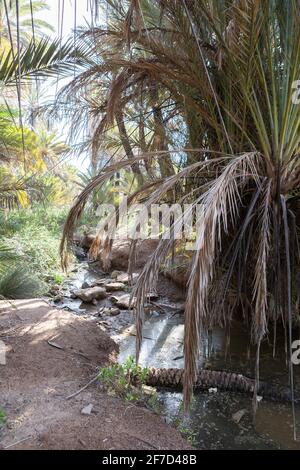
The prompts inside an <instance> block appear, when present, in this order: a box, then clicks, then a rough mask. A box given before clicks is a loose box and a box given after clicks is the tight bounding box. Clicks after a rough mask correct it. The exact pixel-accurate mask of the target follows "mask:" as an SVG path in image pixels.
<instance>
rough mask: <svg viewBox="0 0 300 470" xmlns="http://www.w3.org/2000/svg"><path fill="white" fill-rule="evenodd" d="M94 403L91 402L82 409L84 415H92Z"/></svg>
mask: <svg viewBox="0 0 300 470" xmlns="http://www.w3.org/2000/svg"><path fill="white" fill-rule="evenodd" d="M92 409H93V405H92V404H91V403H90V404H89V405H87V406H85V407H84V408H82V410H81V414H82V415H90V414H91V413H92Z"/></svg>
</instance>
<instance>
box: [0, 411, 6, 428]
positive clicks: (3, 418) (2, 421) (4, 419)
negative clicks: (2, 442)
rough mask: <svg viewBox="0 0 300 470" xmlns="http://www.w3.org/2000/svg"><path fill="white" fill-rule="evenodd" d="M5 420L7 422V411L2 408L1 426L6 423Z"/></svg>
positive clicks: (0, 412) (0, 415)
mask: <svg viewBox="0 0 300 470" xmlns="http://www.w3.org/2000/svg"><path fill="white" fill-rule="evenodd" d="M5 422H6V413H5V411H4V410H3V409H2V408H0V428H1V427H2V426H3V425H4V424H5Z"/></svg>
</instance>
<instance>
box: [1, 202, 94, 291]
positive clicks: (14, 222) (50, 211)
mask: <svg viewBox="0 0 300 470" xmlns="http://www.w3.org/2000/svg"><path fill="white" fill-rule="evenodd" d="M67 210H68V208H56V207H53V206H46V207H44V206H42V205H34V206H32V207H30V208H26V209H18V210H12V211H10V212H6V213H4V212H3V211H2V212H1V211H0V296H3V297H7V298H20V297H21V298H25V297H31V296H34V295H35V296H38V295H43V294H46V293H47V292H48V291H49V288H50V287H51V286H52V285H53V284H58V285H60V284H62V283H63V281H64V279H65V275H64V273H63V272H62V269H61V265H60V257H59V245H60V239H61V235H62V230H63V226H64V222H65V219H66V214H67ZM96 223H97V220H96V218H95V217H91V216H88V215H87V216H84V217H83V218H82V220H81V223H80V226H79V227H78V233H83V232H84V231H89V229H90V227H95V226H96ZM1 247H2V251H1ZM5 247H6V248H9V252H7V251H6V248H5ZM1 253H2V258H3V259H6V262H5V263H4V264H3V263H2V264H1ZM10 257H11V258H12V259H9V258H10ZM1 266H2V269H1ZM3 266H4V269H3Z"/></svg>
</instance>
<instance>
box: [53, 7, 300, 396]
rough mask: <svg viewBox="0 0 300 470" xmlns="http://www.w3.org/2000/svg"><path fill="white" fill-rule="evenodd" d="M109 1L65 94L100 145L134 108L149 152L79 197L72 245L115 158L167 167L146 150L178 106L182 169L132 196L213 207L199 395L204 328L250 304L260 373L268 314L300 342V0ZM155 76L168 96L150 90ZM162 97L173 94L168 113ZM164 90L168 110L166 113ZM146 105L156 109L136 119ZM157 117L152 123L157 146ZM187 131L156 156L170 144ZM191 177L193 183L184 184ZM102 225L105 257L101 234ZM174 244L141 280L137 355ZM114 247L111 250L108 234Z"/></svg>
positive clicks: (195, 288)
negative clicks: (104, 20)
mask: <svg viewBox="0 0 300 470" xmlns="http://www.w3.org/2000/svg"><path fill="white" fill-rule="evenodd" d="M106 3H107V4H109V6H110V9H109V15H108V18H109V21H108V23H109V24H108V27H107V29H106V30H105V29H104V28H98V27H95V28H93V29H92V30H90V31H86V32H85V33H83V35H82V36H81V38H80V40H79V41H78V44H79V46H80V47H82V48H83V50H84V49H85V48H86V47H87V44H88V45H89V56H88V58H85V60H86V62H85V63H86V70H84V71H83V73H81V74H79V76H78V77H77V78H76V79H75V80H74V81H73V83H72V84H70V85H69V87H68V89H66V90H65V92H66V94H65V96H67V97H70V96H72V93H75V95H76V97H75V102H76V103H79V104H81V105H82V108H81V110H82V109H84V111H85V112H86V113H87V115H92V116H93V117H94V118H95V133H94V135H93V136H92V139H91V140H93V141H94V143H95V147H96V148H97V146H99V142H100V141H101V140H102V141H103V140H104V141H105V140H106V139H107V135H108V134H109V132H111V126H113V125H114V122H115V117H116V112H122V113H123V116H124V120H125V118H126V126H127V127H126V130H127V134H128V137H129V132H128V129H129V126H130V124H131V125H132V127H133V128H134V131H133V134H134V136H133V137H132V138H130V139H129V140H130V145H131V148H132V151H133V153H134V152H135V151H136V152H137V154H139V155H140V156H139V157H136V159H132V158H130V159H129V160H127V162H121V163H118V164H116V165H115V166H113V167H108V168H107V169H106V170H104V171H103V173H100V175H99V176H97V177H96V178H95V179H94V180H93V181H92V182H91V183H90V184H89V185H88V186H87V188H86V191H84V192H83V193H82V194H81V195H80V196H79V198H78V199H77V201H76V203H75V205H74V207H73V208H72V209H71V212H70V214H69V217H68V219H67V224H66V227H65V232H64V239H63V242H62V255H63V257H64V256H65V254H66V250H67V247H68V244H69V242H70V240H71V237H70V234H71V233H72V230H73V229H74V225H75V223H76V220H77V218H78V217H79V216H80V214H81V212H82V210H83V208H84V205H85V203H86V200H87V198H88V197H89V195H90V194H91V192H92V191H93V189H94V188H95V187H97V186H98V185H99V184H102V182H103V181H104V180H105V178H107V177H109V176H110V175H112V174H113V173H114V171H116V169H117V168H122V167H125V166H126V165H129V166H130V165H131V164H133V163H134V162H136V161H142V160H143V159H144V158H145V159H146V160H147V159H148V158H149V159H150V158H151V162H152V165H153V168H154V170H156V168H155V165H156V164H157V159H156V157H155V155H156V153H155V152H153V153H148V156H147V153H146V156H145V157H144V156H143V154H144V153H145V150H143V149H145V147H147V148H148V149H151V148H152V149H154V150H155V149H158V148H160V149H161V142H162V141H163V140H164V136H169V135H170V134H171V128H172V126H174V125H175V124H176V123H177V122H176V119H177V117H179V119H180V124H179V127H180V128H181V130H182V134H183V136H184V141H185V142H186V141H188V142H189V145H188V147H189V149H194V150H193V152H190V151H187V150H186V149H184V147H185V144H184V145H182V146H181V147H182V150H183V151H182V152H181V155H180V152H178V155H180V156H181V157H182V161H181V162H180V163H179V164H178V167H179V168H178V171H177V172H175V174H173V175H171V176H170V175H169V174H167V173H165V174H163V171H161V175H160V176H162V177H163V183H161V184H157V185H156V182H157V181H156V180H155V178H153V181H152V184H153V185H152V186H151V185H150V186H147V184H146V185H145V186H144V187H142V188H140V189H141V192H137V193H136V194H135V195H134V197H133V198H132V201H134V200H136V199H138V198H139V197H141V196H142V195H143V196H145V197H146V198H147V199H146V207H147V208H149V207H150V205H151V204H152V203H154V202H157V201H160V200H164V199H165V198H166V195H168V194H169V193H168V192H169V191H174V194H175V202H178V200H179V201H182V200H185V199H184V198H186V200H188V201H189V202H191V205H192V206H193V207H195V206H196V205H197V204H202V205H203V212H202V213H201V217H200V221H201V223H200V227H199V231H198V236H197V240H196V250H195V254H194V258H193V260H192V263H191V267H190V278H189V286H188V298H187V307H186V314H185V315H186V316H185V345H184V347H185V361H186V371H185V401H186V404H188V402H189V400H190V397H191V391H192V384H193V380H194V378H195V376H196V371H197V362H198V361H197V357H198V350H199V339H200V334H201V330H204V329H206V328H211V327H213V326H214V325H216V324H219V325H221V326H224V327H225V328H226V331H229V330H230V322H231V320H232V317H233V315H234V314H238V312H239V310H240V311H241V312H242V316H243V319H244V320H245V321H246V322H247V325H250V326H251V331H252V339H253V341H254V342H255V343H256V345H257V362H256V364H257V367H256V378H257V381H258V380H259V350H260V345H261V342H262V341H263V338H264V337H265V336H266V335H267V334H268V326H269V322H270V321H274V320H275V323H276V321H277V320H278V319H279V318H280V317H281V319H282V321H283V323H284V325H285V326H286V327H288V328H289V341H291V327H292V321H293V320H294V319H297V318H298V317H299V304H297V301H296V302H295V301H294V298H298V297H299V295H298V294H297V292H298V290H299V287H298V284H297V282H298V280H299V276H300V272H299V271H300V255H299V251H300V250H299V245H300V238H299V237H300V229H299V226H300V215H299V214H300V208H299V184H300V158H299V144H300V137H299V136H300V108H299V106H295V105H294V103H293V99H292V98H293V90H294V88H293V83H294V81H295V80H297V79H299V72H300V15H299V5H298V2H297V0H286V1H285V2H282V1H280V0H264V1H263V2H262V1H259V0H234V1H224V2H220V1H219V0H213V1H211V0H197V1H193V0H190V1H188V0H186V1H185V2H181V1H173V0H172V1H171V0H170V1H169V0H163V1H162V0H155V1H153V2H150V1H148V0H143V1H142V0H140V1H139V2H136V1H132V2H126V4H124V6H120V5H119V4H117V2H113V1H111V0H110V1H107V2H106ZM126 7H128V8H129V11H128V9H127V10H126ZM162 11H163V14H161V12H162ZM125 30H126V31H127V33H126V34H127V41H124V31H125ZM80 41H82V42H81V43H80ZM128 44H130V51H128ZM85 56H86V54H85V53H84V52H83V53H82V57H83V58H84V57H85ZM99 57H101V60H99ZM83 62H84V60H83ZM154 82H155V86H156V87H157V90H158V100H157V99H156V98H155V100H153V93H151V91H153V83H154ZM151 87H152V88H151ZM82 90H85V97H84V99H83V98H82ZM62 96H63V95H62ZM76 100H77V101H76ZM164 100H167V104H168V105H170V106H169V107H167V108H165V109H164V110H163V111H162V109H163V107H162V103H163V102H164ZM156 101H157V102H158V106H159V108H160V110H161V113H160V116H159V119H158V120H156V121H155V118H157V117H158V116H155V107H156V104H157V103H156ZM78 109H79V108H78V107H77V108H76V112H77V113H78V112H79V111H78ZM140 109H142V110H143V112H144V114H141V112H140V113H137V117H135V116H134V111H135V110H140ZM149 111H150V114H148V113H149ZM141 122H142V128H141ZM158 124H159V125H158ZM161 125H162V126H163V129H162V131H163V132H161V129H159V127H160V126H161ZM145 129H149V130H150V137H149V139H148V141H147V142H146V145H145V140H146V138H145ZM119 130H120V129H119ZM159 134H160V135H159ZM136 135H138V137H136ZM178 135H179V134H178V133H176V132H175V133H174V136H175V138H174V139H173V140H172V139H169V140H168V142H167V145H166V151H165V152H157V155H158V156H160V157H162V156H163V155H169V154H170V153H171V152H172V151H173V149H174V148H176V145H175V144H176V138H178ZM139 137H140V138H139ZM108 140H109V138H108ZM156 140H157V142H156ZM110 142H112V139H110ZM112 145H113V144H112ZM177 147H179V146H178V145H177ZM110 149H111V147H110ZM218 152H219V153H218ZM134 154H135V153H134ZM118 157H119V155H118ZM226 159H227V160H226ZM174 160H175V159H174ZM149 161H150V160H149ZM194 164H196V166H193V165H194ZM123 165H124V166H123ZM197 165H198V166H197ZM173 167H174V161H173ZM179 181H184V184H182V185H181V187H180V190H178V187H179V185H178V182H179ZM149 187H152V188H153V191H152V192H151V193H150V194H148V193H147V188H148V189H149ZM144 190H145V192H144ZM177 223H178V224H179V223H180V220H179V219H178V220H175V221H174V224H173V227H172V229H173V230H174V229H175V226H176V224H177ZM98 235H99V236H98V238H97V244H95V246H94V251H93V255H95V256H96V255H97V250H98V249H99V247H100V244H101V243H102V242H103V240H102V239H101V235H100V232H99V234H98ZM173 244H174V240H173V239H172V237H170V240H168V241H166V240H162V241H161V243H160V244H159V245H158V247H157V250H156V251H155V253H154V254H153V257H152V258H151V260H150V261H149V263H147V265H146V266H145V268H144V270H143V271H142V273H141V276H140V279H139V281H138V282H137V284H136V287H135V291H134V292H135V293H134V295H135V296H136V297H137V330H138V337H137V347H138V348H137V355H138V352H139V347H140V342H141V329H142V324H143V304H144V300H145V296H146V292H147V289H148V288H150V287H151V286H152V285H153V283H155V281H156V279H157V275H158V271H159V269H160V268H161V265H162V263H163V262H164V260H165V258H166V257H167V256H168V253H169V252H170V250H171V249H172V247H173ZM135 245H136V243H135V242H134V243H133V246H132V254H133V253H134V248H135ZM101 246H102V245H101ZM103 246H105V249H106V254H108V253H109V248H110V245H109V242H108V240H105V241H104V245H103ZM292 260H293V262H292ZM64 261H65V258H64ZM283 286H285V289H283V288H282V287H283ZM297 289H298V290H297ZM283 290H284V291H285V292H286V294H285V293H282V291H283ZM295 293H296V294H295ZM230 296H233V297H234V299H233V301H232V300H231V299H230V298H229V297H230ZM272 303H274V304H275V307H274V308H271V304H272ZM219 306H220V308H218V307H219ZM297 306H298V307H297ZM239 307H241V308H239ZM297 309H298V310H297ZM274 312H275V313H274ZM274 341H275V340H274ZM291 382H292V371H291Z"/></svg>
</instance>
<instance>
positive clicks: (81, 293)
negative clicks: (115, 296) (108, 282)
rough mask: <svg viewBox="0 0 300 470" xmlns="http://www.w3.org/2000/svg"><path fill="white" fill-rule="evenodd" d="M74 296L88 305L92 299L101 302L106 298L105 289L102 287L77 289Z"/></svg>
mask: <svg viewBox="0 0 300 470" xmlns="http://www.w3.org/2000/svg"><path fill="white" fill-rule="evenodd" d="M74 295H76V297H78V298H79V299H81V300H82V301H83V302H86V303H90V302H92V301H93V300H94V299H95V300H101V299H105V298H106V289H104V287H100V286H98V287H90V288H89V289H78V290H76V291H74Z"/></svg>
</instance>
